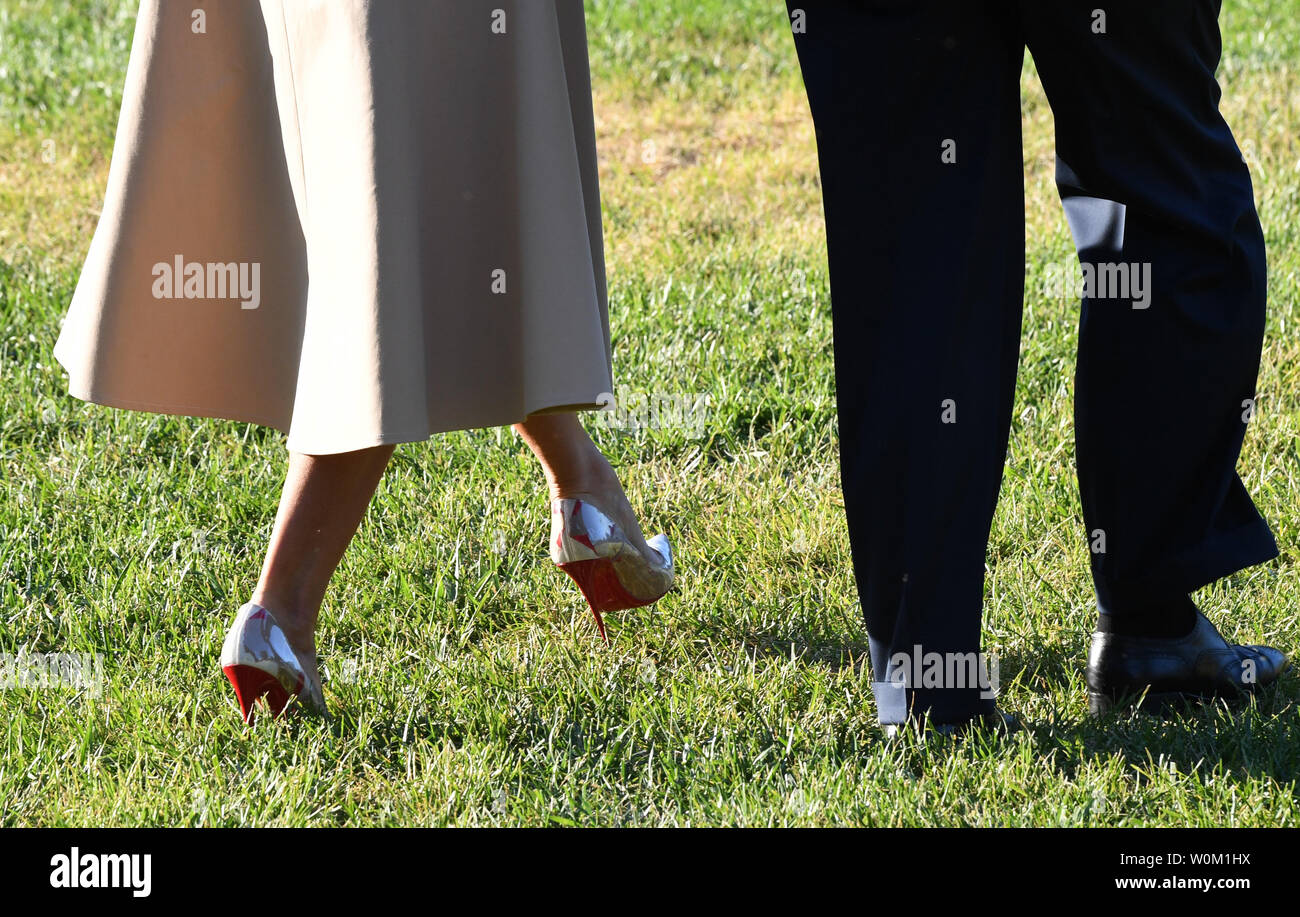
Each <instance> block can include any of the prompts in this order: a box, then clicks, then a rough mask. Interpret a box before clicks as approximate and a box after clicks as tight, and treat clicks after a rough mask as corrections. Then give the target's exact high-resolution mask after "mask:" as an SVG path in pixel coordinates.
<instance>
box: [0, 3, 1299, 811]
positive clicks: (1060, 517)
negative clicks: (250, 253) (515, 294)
mask: <svg viewBox="0 0 1300 917" xmlns="http://www.w3.org/2000/svg"><path fill="white" fill-rule="evenodd" d="M134 8H135V4H134V3H133V2H128V0H75V2H65V0H59V2H55V0H9V2H6V3H5V4H4V5H3V8H0V367H2V370H3V380H4V383H3V387H0V493H3V499H2V500H0V653H13V652H16V651H18V650H19V649H20V648H25V649H27V650H30V651H33V652H38V651H45V652H56V651H57V652H92V653H100V654H103V656H104V657H105V663H106V671H107V675H108V685H107V690H106V692H105V695H104V696H103V697H102V698H99V699H94V698H87V697H79V696H73V695H72V694H70V693H60V692H57V691H55V692H23V691H17V692H7V693H5V694H3V695H0V698H2V699H3V700H2V702H3V703H4V705H5V710H6V713H7V714H8V716H7V717H6V726H5V737H4V744H3V750H2V751H0V799H4V800H5V804H4V806H3V807H2V808H0V823H2V824H142V823H143V824H222V825H229V824H361V825H374V824H445V823H456V824H547V823H560V824H564V823H578V824H750V825H754V824H827V823H851V824H1045V825H1056V824H1067V825H1077V824H1236V825H1295V824H1296V823H1297V821H1298V819H1297V794H1296V779H1297V772H1298V770H1300V743H1298V742H1297V739H1298V738H1300V736H1297V717H1296V698H1297V684H1296V678H1295V676H1294V675H1290V676H1288V677H1287V678H1286V679H1285V681H1284V684H1283V685H1282V687H1281V689H1280V690H1279V691H1277V692H1275V693H1273V694H1271V695H1269V696H1268V697H1266V698H1265V699H1264V700H1263V702H1262V703H1260V704H1259V705H1258V706H1256V707H1254V708H1247V709H1245V710H1238V711H1231V712H1230V711H1226V710H1218V709H1207V710H1205V711H1202V712H1199V713H1196V714H1192V715H1188V716H1187V717H1185V718H1183V719H1180V720H1175V721H1173V722H1169V723H1160V722H1155V721H1148V720H1144V719H1133V720H1129V719H1120V720H1118V721H1109V722H1105V723H1096V722H1093V721H1091V720H1089V719H1088V718H1087V716H1086V706H1085V699H1084V690H1083V684H1082V674H1083V661H1084V653H1085V648H1086V642H1087V637H1088V633H1089V630H1090V627H1091V624H1092V609H1091V600H1092V596H1091V588H1090V584H1089V581H1088V578H1087V575H1086V557H1085V547H1084V544H1083V540H1082V537H1081V536H1082V521H1081V518H1080V514H1079V509H1078V500H1077V493H1076V484H1075V481H1074V472H1073V462H1074V454H1073V436H1072V422H1071V397H1072V391H1073V382H1072V375H1073V366H1074V348H1075V344H1076V338H1075V322H1076V318H1077V316H1076V310H1075V307H1073V306H1071V305H1069V304H1066V303H1062V302H1059V301H1053V300H1049V299H1047V298H1045V297H1043V296H1041V295H1040V294H1039V292H1038V290H1039V289H1040V286H1036V285H1035V281H1036V280H1037V279H1039V277H1038V273H1037V272H1040V271H1041V267H1042V265H1044V264H1046V263H1049V262H1059V261H1061V260H1063V259H1065V258H1068V257H1072V249H1071V246H1070V239H1069V233H1068V231H1067V230H1066V227H1065V224H1064V220H1063V219H1062V216H1061V212H1060V207H1059V204H1058V202H1057V200H1056V196H1055V190H1054V188H1053V185H1052V155H1053V149H1052V120H1051V113H1050V110H1049V109H1048V108H1047V106H1046V102H1045V99H1044V97H1043V94H1042V92H1041V89H1040V87H1039V85H1038V83H1037V80H1036V77H1035V75H1034V71H1033V67H1032V65H1031V64H1028V63H1027V65H1026V68H1025V75H1024V80H1023V98H1024V108H1025V162H1026V190H1027V206H1028V223H1029V229H1028V233H1027V239H1028V247H1027V253H1026V262H1027V266H1028V269H1029V282H1028V284H1027V296H1026V319H1025V334H1024V340H1023V343H1022V370H1021V373H1020V378H1019V384H1018V391H1017V399H1018V400H1017V404H1016V419H1015V426H1014V429H1013V440H1012V448H1011V455H1010V461H1009V465H1008V470H1007V474H1006V478H1005V482H1004V485H1003V494H1002V502H1001V504H1000V506H999V510H998V514H997V517H996V519H995V522H994V527H993V534H992V538H991V541H990V547H989V555H988V562H989V575H988V585H987V602H986V609H987V610H986V649H988V650H992V651H996V652H997V653H998V654H999V657H1000V660H1001V664H1002V665H1001V668H1002V671H1001V674H1002V682H1003V691H1004V694H1003V703H1004V705H1005V706H1007V707H1008V708H1009V709H1012V710H1014V711H1017V712H1018V713H1020V714H1021V716H1022V718H1023V719H1024V720H1025V721H1026V722H1027V723H1028V724H1029V729H1028V730H1027V732H1026V733H1025V734H1023V735H1022V736H1020V737H1019V738H1017V739H1015V740H1013V741H1010V742H1005V743H993V744H981V743H972V744H969V745H965V746H961V747H958V748H943V747H940V748H917V747H912V746H907V745H904V746H890V745H887V744H885V743H884V741H883V740H882V737H881V734H880V731H879V728H878V727H877V726H876V725H875V711H874V707H873V705H872V701H871V692H870V689H869V675H868V673H867V671H866V670H865V668H864V666H863V656H864V654H865V650H866V634H865V631H864V628H863V626H862V623H861V620H860V617H859V614H858V611H857V604H856V597H855V594H854V588H853V581H852V577H851V575H850V572H849V570H850V565H849V554H848V542H847V536H846V533H845V529H844V524H843V518H842V506H841V498H840V491H839V484H838V473H839V472H838V463H837V455H836V449H837V444H838V441H837V438H836V429H835V414H834V401H833V396H834V388H833V374H832V364H831V326H830V313H829V297H828V288H827V276H826V264H825V254H824V231H823V225H822V216H821V203H820V185H819V182H818V176H817V170H816V163H815V150H814V142H813V136H812V129H811V125H810V123H809V120H808V115H807V108H806V104H805V102H804V99H803V96H802V94H801V93H802V88H801V84H800V81H799V74H798V68H797V63H796V61H795V56H794V51H793V46H792V43H791V42H790V38H789V35H788V34H786V33H785V32H784V31H783V28H782V26H783V21H784V20H783V15H784V14H783V10H782V5H781V4H779V3H776V2H768V0H761V2H760V0H691V2H686V0H656V2H645V0H642V2H630V0H601V2H595V3H589V4H588V9H589V19H588V25H589V32H590V42H591V55H592V62H593V78H594V83H595V91H596V100H595V104H596V114H597V127H598V135H599V144H600V154H601V177H602V196H603V204H604V208H605V227H606V245H607V254H608V263H609V273H610V280H611V319H612V323H613V326H614V346H615V368H616V377H617V382H618V384H619V386H620V389H621V390H622V391H634V392H665V393H675V394H707V395H708V396H709V397H710V406H709V414H708V423H707V427H706V435H705V436H704V437H702V438H699V439H688V438H686V437H684V436H683V435H682V434H681V433H680V431H672V430H667V431H650V432H646V433H642V434H639V435H635V436H634V435H631V434H628V433H624V432H620V431H618V430H615V429H611V428H609V427H606V426H604V425H602V424H600V423H599V422H598V419H597V418H592V419H591V424H590V426H591V429H592V431H593V433H594V434H595V435H596V436H597V438H598V440H599V441H600V443H601V445H602V446H603V447H604V448H605V449H606V450H607V451H608V453H609V454H610V456H611V458H612V459H613V460H614V461H615V462H616V464H617V465H618V467H619V468H620V469H621V471H622V473H623V475H624V478H625V480H626V482H627V485H628V489H629V492H630V494H631V496H632V499H633V502H634V504H636V505H637V506H638V507H639V508H640V509H641V510H642V512H643V515H644V516H645V521H646V525H647V528H649V529H651V530H656V531H657V530H659V529H661V528H666V529H668V530H669V531H670V532H671V533H672V535H673V537H674V541H675V543H676V545H677V546H678V548H679V551H680V564H681V568H682V579H681V588H680V591H679V592H677V593H675V594H674V595H672V596H670V597H669V598H667V599H666V600H664V601H663V602H661V603H659V605H657V606H656V607H655V608H653V609H649V610H641V611H636V612H631V613H627V614H624V615H620V616H618V617H617V618H616V619H615V620H614V621H613V622H612V626H611V632H612V638H613V642H612V645H611V646H610V647H608V648H605V647H603V646H601V645H600V644H599V642H598V641H597V639H596V638H595V634H594V629H593V627H592V625H591V623H590V621H589V620H588V618H587V612H586V610H585V608H584V607H583V605H582V602H581V599H580V597H579V596H578V594H577V593H576V592H575V591H574V590H573V588H572V586H571V584H570V583H569V582H568V580H567V579H565V578H564V577H562V576H561V575H559V574H558V573H557V571H555V570H554V569H553V568H552V567H551V566H550V565H549V563H548V562H547V556H546V544H545V538H546V531H547V526H548V523H549V520H548V516H547V513H546V506H545V499H544V494H543V489H542V482H541V477H540V474H539V472H538V471H537V469H536V468H535V466H534V465H533V463H532V461H531V459H529V458H527V456H526V454H525V452H524V451H523V449H522V448H521V446H520V445H519V443H518V442H517V441H516V440H515V439H514V438H513V437H512V435H511V434H510V433H509V432H508V431H504V430H489V431H479V432H474V433H459V434H453V435H449V436H443V437H439V438H437V439H434V440H431V441H430V442H429V443H427V444H418V445H408V446H403V447H401V448H400V449H399V450H398V453H397V456H396V458H395V460H394V464H393V468H392V470H391V472H390V474H389V475H388V476H387V477H386V478H385V480H384V482H383V484H382V485H381V488H380V492H379V494H378V496H377V498H376V501H375V503H374V506H373V508H372V511H371V513H370V515H369V517H368V519H367V521H366V523H365V525H364V527H363V529H362V531H361V533H360V535H359V536H358V538H357V540H356V542H355V543H354V545H353V546H352V548H351V549H350V551H349V553H348V555H347V557H346V558H345V560H344V562H343V565H342V567H341V569H340V571H339V574H338V576H337V578H336V580H335V583H334V585H333V587H332V590H331V593H330V595H329V597H328V599H327V602H326V606H325V609H324V613H323V621H322V630H321V652H322V655H323V657H324V664H325V669H326V678H327V691H328V693H329V695H330V696H331V701H332V703H333V705H334V708H335V711H336V716H335V718H334V720H333V721H332V722H329V723H323V722H314V721H307V722H295V723H284V724H273V723H262V724H259V725H258V727H257V728H256V729H254V730H253V731H252V732H246V731H245V730H243V729H242V727H241V726H240V723H239V719H238V716H237V714H236V712H235V706H234V699H233V696H232V695H231V693H230V692H229V690H228V686H227V684H226V683H225V681H224V679H223V678H222V676H221V674H220V672H219V670H218V669H217V666H216V660H217V655H218V652H219V649H220V641H221V638H222V635H223V634H224V630H225V627H226V625H227V622H228V619H229V617H230V615H231V614H232V613H233V611H234V609H235V608H236V607H237V606H238V604H239V603H240V602H242V601H243V600H244V599H245V598H246V597H247V594H248V592H249V590H250V588H251V587H252V585H253V582H254V580H255V578H256V575H257V571H258V566H259V564H260V559H261V551H262V548H263V545H264V541H265V538H266V535H267V533H268V531H269V528H270V525H271V521H272V517H273V514H274V508H275V504H276V500H277V498H278V492H279V485H280V482H281V479H282V476H283V473H284V466H285V455H284V448H283V441H282V437H281V436H280V435H279V434H276V433H273V432H270V431H266V430H263V429H258V428H254V427H248V426H244V425H238V424H230V423H220V422H215V421H201V420H186V419H177V418H170V417H157V416H151V415H143V414H132V413H126V412H118V411H111V410H107V409H104V408H99V407H93V406H87V405H84V404H82V403H80V402H77V401H75V400H73V399H71V398H69V397H68V395H67V394H66V384H65V380H64V376H63V373H62V370H61V369H60V368H59V367H58V366H57V365H56V364H55V363H54V361H53V358H52V356H51V353H50V350H51V347H52V346H53V342H54V339H55V337H56V336H57V333H58V326H59V322H60V320H61V318H62V315H63V313H64V310H65V309H66V305H67V302H68V300H69V298H70V296H71V292H72V289H73V287H74V285H75V282H76V278H77V272H78V270H79V267H80V262H81V259H82V257H83V256H84V253H85V249H86V246H87V245H88V243H89V233H90V232H91V231H92V230H93V228H94V225H95V219H96V217H97V214H98V208H99V206H100V199H101V195H102V193H103V186H104V182H105V179H106V174H107V167H108V159H109V155H110V153H111V145H112V139H113V130H114V126H115V122H116V115H117V106H118V104H120V92H121V81H122V73H123V68H124V66H125V63H126V56H127V51H128V49H129V45H130V36H131V28H132V26H133V18H132V17H133V13H134ZM1298 15H1300V2H1296V0H1246V2H1237V3H1232V4H1228V5H1227V8H1226V9H1225V12H1224V20H1223V22H1224V26H1225V29H1226V35H1225V60H1224V65H1223V67H1222V68H1221V71H1220V79H1221V82H1222V83H1223V85H1224V89H1225V97H1224V103H1223V107H1224V111H1225V112H1226V113H1227V115H1228V117H1229V119H1230V121H1231V122H1232V123H1233V125H1234V127H1235V128H1236V129H1237V132H1238V137H1239V140H1240V141H1241V143H1242V146H1243V149H1244V150H1245V151H1246V153H1247V157H1248V159H1250V160H1251V164H1252V171H1253V173H1254V175H1255V180H1256V196H1257V199H1258V201H1259V205H1260V211H1261V216H1262V219H1263V222H1264V226H1265V232H1266V234H1267V237H1268V240H1269V244H1270V252H1269V257H1270V265H1269V267H1270V279H1269V284H1270V295H1271V314H1270V319H1269V333H1268V340H1267V344H1266V350H1265V354H1264V360H1263V366H1262V368H1261V373H1260V383H1259V399H1260V406H1261V410H1260V414H1259V416H1258V418H1257V420H1256V421H1255V423H1254V424H1252V427H1251V432H1250V436H1249V438H1248V441H1247V446H1246V450H1245V454H1244V456H1243V458H1242V462H1241V469H1242V472H1243V475H1244V476H1245V478H1246V480H1247V483H1248V485H1249V487H1250V489H1251V491H1252V493H1253V494H1255V496H1256V498H1257V500H1258V502H1259V505H1260V507H1261V509H1262V510H1263V512H1264V514H1265V516H1266V517H1267V518H1268V519H1269V520H1270V522H1271V523H1272V525H1273V528H1274V532H1275V534H1276V535H1277V538H1278V542H1279V544H1280V545H1281V547H1282V550H1283V556H1282V558H1280V559H1279V560H1277V561H1274V562H1273V563H1271V564H1268V565H1266V566H1264V567H1261V568H1257V569H1255V570H1252V571H1249V572H1247V573H1244V574H1242V575H1239V576H1237V577H1234V578H1232V579H1231V580H1229V581H1227V582H1225V583H1223V584H1220V585H1218V586H1216V587H1214V588H1212V589H1209V590H1206V592H1205V593H1204V594H1202V595H1201V596H1200V598H1201V599H1202V601H1203V604H1204V606H1205V607H1206V608H1207V609H1208V610H1209V611H1210V612H1211V613H1212V615H1213V616H1214V617H1215V619H1216V621H1217V622H1218V623H1219V624H1220V625H1221V626H1222V627H1223V629H1224V630H1225V632H1226V633H1228V634H1229V635H1235V636H1240V637H1243V638H1245V637H1249V638H1251V639H1259V640H1264V641H1268V642H1273V643H1276V644H1278V645H1281V646H1284V647H1287V648H1292V649H1293V648H1294V647H1295V646H1296V645H1297V642H1298V641H1297V638H1298V637H1300V622H1298V621H1297V607H1300V578H1298V577H1297V571H1296V566H1295V545H1296V544H1297V540H1298V539H1300V531H1298V528H1300V510H1298V507H1300V499H1298V498H1300V480H1297V475H1298V474H1300V454H1298V452H1297V447H1296V442H1297V433H1300V368H1298V367H1300V345H1298V343H1297V340H1298V339H1297V332H1296V321H1297V317H1298V316H1297V309H1296V299H1297V294H1300V247H1298V246H1297V244H1296V243H1297V241H1298V240H1297V226H1300V212H1298V211H1300V75H1298V74H1297V65H1298V62H1300V38H1298V37H1297V34H1296V30H1295V28H1294V24H1295V22H1296V21H1297V16H1298Z"/></svg>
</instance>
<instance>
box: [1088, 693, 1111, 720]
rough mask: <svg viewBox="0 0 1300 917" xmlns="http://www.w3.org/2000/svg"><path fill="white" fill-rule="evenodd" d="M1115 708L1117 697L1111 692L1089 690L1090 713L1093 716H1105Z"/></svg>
mask: <svg viewBox="0 0 1300 917" xmlns="http://www.w3.org/2000/svg"><path fill="white" fill-rule="evenodd" d="M1114 708H1115V699H1114V698H1113V697H1111V696H1110V695H1109V694H1100V693H1098V692H1096V691H1089V692H1088V713H1090V714H1091V715H1093V716H1105V715H1106V714H1107V713H1110V711H1111V710H1113V709H1114Z"/></svg>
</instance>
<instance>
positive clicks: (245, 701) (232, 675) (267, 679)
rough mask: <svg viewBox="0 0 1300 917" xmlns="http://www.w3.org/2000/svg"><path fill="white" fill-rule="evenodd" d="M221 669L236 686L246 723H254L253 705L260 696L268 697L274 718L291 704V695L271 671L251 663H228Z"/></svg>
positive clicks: (236, 693) (250, 724) (240, 707)
mask: <svg viewBox="0 0 1300 917" xmlns="http://www.w3.org/2000/svg"><path fill="white" fill-rule="evenodd" d="M221 671H223V672H225V673H226V677H227V678H229V679H230V683H231V684H232V685H233V686H234V688H235V696H236V697H237V698H239V709H240V712H242V713H243V714H244V723H245V725H248V726H252V725H253V705H254V704H256V703H257V701H258V698H261V697H265V698H266V705H267V706H268V707H270V708H271V718H272V719H274V718H275V717H277V716H279V715H280V714H282V713H284V708H285V707H287V706H289V698H290V697H291V695H290V694H289V692H288V691H286V690H284V685H282V684H280V682H279V680H278V679H277V678H276V677H275V676H274V675H272V674H271V673H270V672H264V671H262V670H261V669H259V668H255V667H254V666H251V665H228V666H223V667H222V669H221Z"/></svg>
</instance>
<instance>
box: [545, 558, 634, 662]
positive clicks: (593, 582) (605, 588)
mask: <svg viewBox="0 0 1300 917" xmlns="http://www.w3.org/2000/svg"><path fill="white" fill-rule="evenodd" d="M558 566H559V568H560V569H561V570H563V571H564V572H565V573H567V574H569V576H571V577H572V578H573V581H574V582H575V583H577V584H578V588H579V589H580V590H582V595H583V598H585V599H586V600H587V605H588V606H590V608H591V614H592V616H593V617H594V618H595V619H596V630H598V631H600V639H602V640H604V641H605V642H606V643H608V642H609V636H608V635H607V634H606V633H605V621H604V619H603V618H602V617H601V616H600V613H601V612H602V611H626V610H627V609H629V608H644V607H645V606H646V605H653V604H654V603H655V601H656V600H655V599H650V600H648V601H647V600H645V599H638V598H637V597H636V596H634V595H633V594H632V593H630V592H628V591H627V589H626V588H625V587H624V586H623V584H622V582H620V581H619V578H618V573H616V572H615V570H614V562H613V561H612V560H610V559H609V558H608V557H593V558H591V559H589V560H574V561H569V562H568V563H565V564H559V565H558Z"/></svg>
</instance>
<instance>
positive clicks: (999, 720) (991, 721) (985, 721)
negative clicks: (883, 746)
mask: <svg viewBox="0 0 1300 917" xmlns="http://www.w3.org/2000/svg"><path fill="white" fill-rule="evenodd" d="M884 729H885V738H888V739H896V738H898V737H900V736H903V735H907V734H908V733H912V734H915V735H917V736H918V737H920V738H922V739H929V738H932V737H936V736H943V737H946V738H950V739H960V738H964V737H966V736H968V735H971V734H973V733H976V732H984V733H989V734H991V735H1001V736H1009V735H1011V734H1012V733H1013V732H1017V731H1018V730H1019V729H1020V721H1019V720H1018V719H1016V718H1015V716H1014V715H1013V714H1010V713H1004V712H1003V711H1001V710H994V711H993V712H992V713H983V714H980V715H979V716H976V717H972V718H970V719H969V720H963V721H962V722H960V723H934V722H931V721H930V720H929V718H926V719H925V720H924V721H922V720H910V721H909V722H907V723H886V724H885V727H884Z"/></svg>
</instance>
